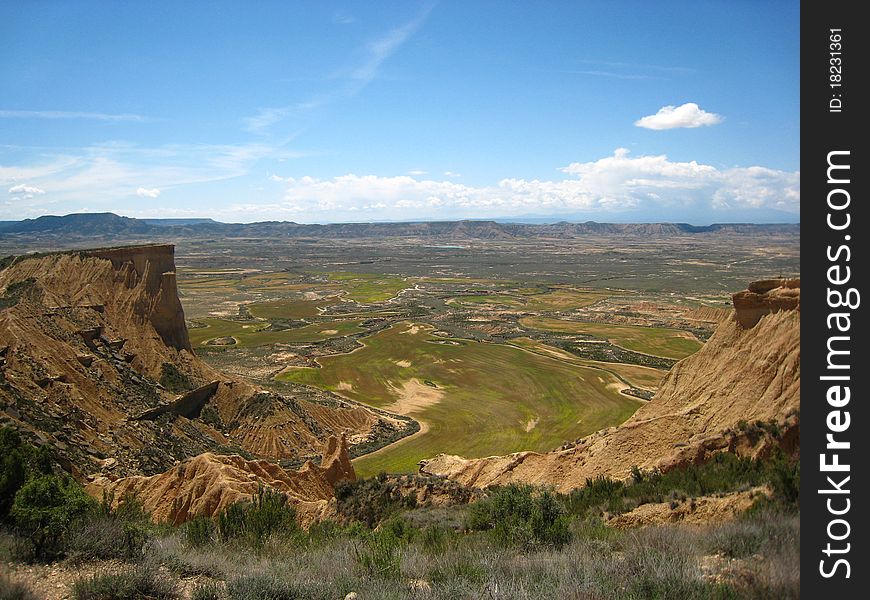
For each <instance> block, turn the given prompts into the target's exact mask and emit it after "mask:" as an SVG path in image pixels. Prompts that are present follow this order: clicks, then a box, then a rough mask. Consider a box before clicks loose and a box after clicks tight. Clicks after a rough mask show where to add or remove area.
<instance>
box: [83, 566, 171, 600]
mask: <svg viewBox="0 0 870 600" xmlns="http://www.w3.org/2000/svg"><path fill="white" fill-rule="evenodd" d="M72 597H73V599H74V600H140V599H141V600H144V599H145V598H147V599H149V600H172V599H174V598H179V597H180V596H179V594H178V591H177V589H176V586H175V583H174V582H173V581H172V580H171V579H169V578H168V577H166V576H165V575H162V574H161V573H160V572H159V571H158V570H157V569H156V568H155V567H154V566H151V565H138V566H135V567H133V568H130V569H126V570H124V571H120V572H117V573H98V574H96V575H93V576H92V577H87V578H82V579H79V580H78V581H76V582H75V583H74V584H73V586H72Z"/></svg>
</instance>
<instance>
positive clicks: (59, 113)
mask: <svg viewBox="0 0 870 600" xmlns="http://www.w3.org/2000/svg"><path fill="white" fill-rule="evenodd" d="M0 118H4V119H91V120H95V121H134V122H140V123H141V122H144V121H149V120H150V119H149V118H148V117H143V116H142V115H134V114H128V113H121V114H109V113H95V112H81V111H72V110H0Z"/></svg>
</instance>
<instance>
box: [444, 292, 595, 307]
mask: <svg viewBox="0 0 870 600" xmlns="http://www.w3.org/2000/svg"><path fill="white" fill-rule="evenodd" d="M609 295H610V294H608V293H606V292H599V291H594V290H577V289H573V288H556V289H552V290H550V291H546V292H543V293H542V292H541V290H540V288H519V289H514V290H509V291H506V292H505V293H501V294H479V295H470V296H456V297H455V298H452V299H451V300H450V302H451V303H455V304H461V305H465V306H480V305H482V304H495V305H502V306H508V307H510V308H514V309H520V308H521V309H523V310H527V311H553V310H573V309H575V308H583V307H584V306H589V305H590V304H594V303H596V302H598V301H599V300H603V299H604V298H607V297H608V296H609Z"/></svg>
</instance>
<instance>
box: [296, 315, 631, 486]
mask: <svg viewBox="0 0 870 600" xmlns="http://www.w3.org/2000/svg"><path fill="white" fill-rule="evenodd" d="M363 343H364V344H365V346H364V347H363V348H360V349H358V350H355V351H354V352H352V353H349V354H339V355H333V356H326V357H320V358H318V359H317V360H318V363H320V364H321V365H322V367H323V368H321V369H312V368H294V369H289V370H287V371H285V372H284V373H282V374H281V375H280V376H279V378H280V379H283V380H287V381H293V382H297V383H305V384H309V385H314V386H317V387H320V388H322V389H326V390H329V391H333V392H336V393H339V394H342V395H344V396H346V397H348V398H351V399H353V400H357V401H359V402H363V403H366V404H369V405H372V406H375V407H378V408H384V409H388V410H393V411H395V412H399V413H402V414H409V415H411V416H413V417H415V418H417V419H418V420H420V421H421V422H422V424H423V430H422V431H421V433H419V434H417V435H415V436H413V437H411V438H408V439H406V440H403V441H402V442H400V443H398V444H394V445H392V446H388V447H386V448H384V449H382V450H380V451H378V452H376V453H373V454H370V455H366V456H363V457H360V458H359V459H356V460H355V461H354V467H355V468H356V470H357V472H358V473H359V474H360V475H363V476H365V475H372V474H375V473H378V472H380V471H388V472H414V471H416V470H417V462H418V461H420V460H421V459H423V458H428V457H431V456H434V455H436V454H438V453H441V452H445V453H449V454H460V455H463V456H469V457H479V456H488V455H492V454H505V453H510V452H516V451H520V450H538V451H545V450H550V449H552V448H554V447H556V446H559V445H560V444H562V443H563V442H564V441H565V440H573V439H576V438H578V437H581V436H584V435H587V434H589V433H592V432H594V431H597V430H598V429H601V428H603V427H608V426H610V425H616V424H618V423H621V422H622V421H624V420H625V419H626V418H628V417H629V416H630V415H631V414H632V413H633V412H634V411H635V410H636V409H637V408H638V407H639V406H640V404H641V403H640V402H639V401H637V400H635V399H633V398H630V397H627V396H624V395H622V394H621V393H619V389H620V388H621V387H624V385H623V384H622V383H621V382H620V381H619V380H618V379H617V378H616V377H614V376H613V375H611V374H610V373H607V372H605V371H602V370H597V369H592V368H588V367H583V366H579V365H576V364H571V363H569V362H565V361H561V360H558V359H557V358H553V357H548V356H542V355H537V354H534V353H531V352H526V351H524V350H521V349H519V348H514V347H511V346H507V345H501V344H489V343H480V342H473V341H468V340H458V339H449V340H448V339H443V338H440V337H437V336H434V335H432V327H431V326H428V325H420V324H411V323H407V322H405V323H399V324H397V325H394V326H393V327H391V328H389V329H386V330H384V331H381V332H379V333H377V334H375V335H373V336H371V337H369V338H366V339H364V340H363Z"/></svg>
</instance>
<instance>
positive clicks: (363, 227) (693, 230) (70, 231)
mask: <svg viewBox="0 0 870 600" xmlns="http://www.w3.org/2000/svg"><path fill="white" fill-rule="evenodd" d="M703 233H730V234H749V235H763V234H786V233H794V234H797V233H800V225H799V224H753V223H725V224H713V225H703V226H699V225H689V224H687V223H597V222H595V221H587V222H585V223H569V222H564V221H563V222H560V223H535V224H530V223H511V222H497V221H429V222H419V223H417V222H415V223H331V224H326V225H316V224H300V223H293V222H289V221H263V222H260V223H221V222H218V221H215V220H213V219H133V218H129V217H121V216H118V215H116V214H114V213H86V214H71V215H66V216H62V217H58V216H44V217H39V218H37V219H26V220H24V221H13V222H5V223H0V236H4V235H13V234H29V235H36V236H39V235H50V236H54V237H76V238H89V237H119V236H129V237H130V238H131V239H135V238H136V237H137V236H158V237H160V238H167V239H169V238H175V237H185V238H191V237H194V238H195V237H206V236H208V237H214V236H220V237H254V238H259V237H262V238H288V237H289V238H293V237H308V238H320V239H351V238H381V237H424V238H425V237H440V238H465V239H484V240H485V239H491V240H495V239H512V238H527V237H549V238H571V237H576V236H582V235H617V236H619V235H628V236H630V235H641V236H669V235H694V234H703Z"/></svg>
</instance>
